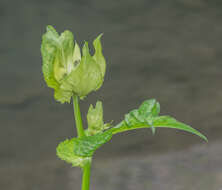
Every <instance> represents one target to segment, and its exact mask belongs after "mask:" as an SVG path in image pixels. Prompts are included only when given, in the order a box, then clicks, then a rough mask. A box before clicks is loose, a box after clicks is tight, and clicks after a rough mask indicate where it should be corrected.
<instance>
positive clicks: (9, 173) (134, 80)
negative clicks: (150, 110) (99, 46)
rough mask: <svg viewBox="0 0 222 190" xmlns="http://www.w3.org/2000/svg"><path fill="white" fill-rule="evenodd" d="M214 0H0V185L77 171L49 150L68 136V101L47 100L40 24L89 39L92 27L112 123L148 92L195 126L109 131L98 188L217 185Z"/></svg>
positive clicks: (98, 157)
mask: <svg viewBox="0 0 222 190" xmlns="http://www.w3.org/2000/svg"><path fill="white" fill-rule="evenodd" d="M221 10H222V1H220V0H195V1H193V0H169V1H163V0H162V1H161V0H137V1H133V0H128V1H124V0H118V1H116V0H113V1H104V0H93V1H90V0H76V1H75V0H63V1H60V0H53V1H52V0H20V1H12V0H1V1H0V23H1V26H0V28H1V29H0V36H1V37H0V38H1V40H0V66H1V69H0V86H1V90H0V125H1V132H0V168H1V169H0V189H2V190H50V189H53V190H61V189H64V190H79V189H80V185H81V181H80V180H81V171H80V169H79V168H72V167H71V165H68V164H66V163H64V162H63V161H61V160H59V159H58V158H57V157H56V146H57V145H58V143H59V142H60V141H62V140H64V139H66V138H68V137H73V136H75V135H76V131H75V126H74V118H73V110H72V105H71V104H64V105H61V104H59V103H57V102H56V101H55V100H54V99H53V90H52V89H49V88H48V87H47V86H46V84H45V82H44V80H43V75H42V71H41V55H40V45H41V36H42V34H43V33H44V32H45V29H46V26H47V25H48V24H50V25H53V26H54V27H55V28H56V30H57V31H58V32H63V31H64V30H66V29H68V30H71V31H72V32H73V33H74V37H75V40H77V41H78V42H79V43H80V44H82V42H83V40H87V41H89V42H90V43H91V42H92V40H93V39H94V38H95V37H96V36H97V35H98V34H100V33H101V32H103V33H104V36H103V39H102V43H103V50H104V54H105V57H106V60H107V73H106V77H105V82H104V85H103V87H102V88H101V89H100V90H99V91H97V92H95V93H91V94H90V95H89V96H88V97H87V98H86V99H85V100H84V101H82V102H81V110H82V115H83V118H84V123H85V124H86V122H85V117H84V115H85V114H86V113H87V110H88V107H89V104H90V103H93V104H95V103H96V100H102V101H103V105H104V117H105V119H104V120H105V121H106V122H109V121H111V120H114V124H117V123H118V122H119V121H121V120H122V119H123V117H124V114H125V113H128V112H129V111H130V110H132V109H134V108H137V107H138V106H139V105H140V104H141V102H142V101H144V100H146V99H149V98H156V99H157V100H158V101H159V102H160V105H161V114H162V115H166V114H168V115H171V116H173V117H175V118H177V119H178V120H180V121H183V122H185V123H187V124H190V125H191V126H193V127H194V128H196V129H198V130H200V131H201V132H202V133H204V134H205V135H206V136H207V137H208V139H209V143H205V142H204V141H203V140H201V139H200V138H198V137H197V136H194V135H191V134H188V133H185V132H181V131H177V130H173V129H157V132H156V135H155V136H153V135H152V133H151V130H143V129H142V130H137V131H131V132H127V133H123V134H120V135H116V136H114V138H113V139H112V140H111V142H110V143H108V144H106V145H104V146H103V147H102V148H101V149H99V150H98V151H97V152H96V154H95V157H94V162H93V166H92V177H91V182H92V183H91V189H96V190H104V189H105V190H135V189H138V190H145V189H147V190H187V189H189V190H200V189H201V190H221V189H222V148H221V147H222V139H221V137H222V127H221V123H222V117H221V116H222V86H221V81H222V80H221V79H222V64H221V62H222V45H221V36H222V12H221Z"/></svg>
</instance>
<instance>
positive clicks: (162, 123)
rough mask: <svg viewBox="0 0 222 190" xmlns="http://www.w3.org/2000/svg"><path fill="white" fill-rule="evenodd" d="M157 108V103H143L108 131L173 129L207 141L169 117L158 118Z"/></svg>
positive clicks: (149, 101) (187, 126) (153, 101)
mask: <svg viewBox="0 0 222 190" xmlns="http://www.w3.org/2000/svg"><path fill="white" fill-rule="evenodd" d="M151 102H152V103H151ZM159 107H160V106H159V103H158V102H156V101H155V100H148V101H145V102H143V104H142V105H141V106H140V107H139V109H138V110H133V111H131V112H130V113H129V114H126V115H125V120H124V121H122V122H120V123H119V124H118V125H117V126H116V127H114V128H111V129H109V130H110V131H112V133H113V134H116V133H121V132H124V131H128V130H134V129H138V128H154V129H155V128H157V127H165V128H175V129H179V130H183V131H187V132H190V133H193V134H195V135H197V136H199V137H201V138H202V139H204V140H205V141H207V138H206V137H205V136H204V135H203V134H201V133H200V132H199V131H197V130H196V129H194V128H192V127H190V126H189V125H186V124H184V123H182V122H179V121H177V120H176V119H174V118H172V117H170V116H158V113H159V110H160V108H159Z"/></svg>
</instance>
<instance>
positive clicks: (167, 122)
mask: <svg viewBox="0 0 222 190" xmlns="http://www.w3.org/2000/svg"><path fill="white" fill-rule="evenodd" d="M153 126H154V127H166V128H175V129H180V130H183V131H187V132H190V133H193V134H195V135H197V136H199V137H200V138H202V139H204V140H205V141H208V140H207V138H206V137H205V136H204V135H203V134H201V133H200V132H199V131H197V130H196V129H194V128H192V127H190V126H189V125H186V124H184V123H182V122H179V121H177V120H176V119H174V118H172V117H170V116H160V117H157V118H154V121H153Z"/></svg>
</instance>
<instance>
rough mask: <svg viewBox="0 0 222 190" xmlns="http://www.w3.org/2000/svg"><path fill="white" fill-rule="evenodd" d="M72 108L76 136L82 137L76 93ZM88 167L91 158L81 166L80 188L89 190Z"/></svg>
mask: <svg viewBox="0 0 222 190" xmlns="http://www.w3.org/2000/svg"><path fill="white" fill-rule="evenodd" d="M73 109H74V117H75V121H76V129H77V134H78V137H83V136H85V133H84V129H83V125H82V118H81V112H80V109H79V99H78V96H76V95H75V96H73ZM90 169H91V160H90V161H88V162H86V163H85V165H84V166H83V167H82V170H83V177H82V190H89V184H90Z"/></svg>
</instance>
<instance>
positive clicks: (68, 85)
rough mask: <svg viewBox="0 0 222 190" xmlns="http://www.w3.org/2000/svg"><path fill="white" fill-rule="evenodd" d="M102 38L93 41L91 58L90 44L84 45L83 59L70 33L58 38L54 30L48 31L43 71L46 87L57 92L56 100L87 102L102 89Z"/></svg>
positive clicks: (51, 28)
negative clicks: (76, 96)
mask: <svg viewBox="0 0 222 190" xmlns="http://www.w3.org/2000/svg"><path fill="white" fill-rule="evenodd" d="M101 36H102V35H99V36H98V37H97V38H96V39H95V40H94V41H93V46H94V49H95V53H94V55H93V56H91V55H90V53H89V48H88V43H87V42H85V43H84V46H83V48H82V56H81V51H80V48H79V46H78V44H77V43H76V42H75V43H74V38H73V34H72V33H71V32H70V31H64V32H63V33H62V34H61V35H59V34H58V33H57V32H56V30H55V29H54V28H53V27H52V26H48V27H47V31H46V33H45V34H44V35H43V38H42V46H41V53H42V59H43V65H42V69H43V75H44V78H45V81H46V83H47V85H48V86H49V87H50V88H54V90H55V94H54V97H55V99H56V100H58V101H60V102H61V103H64V102H70V98H71V97H72V96H73V95H78V96H79V97H80V98H84V97H85V96H86V95H87V94H89V93H90V92H92V91H95V90H98V89H99V88H100V87H101V85H102V83H103V79H104V75H105V70H106V62H105V59H104V56H103V54H102V45H101V42H100V38H101Z"/></svg>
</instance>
